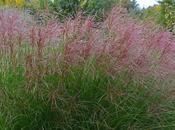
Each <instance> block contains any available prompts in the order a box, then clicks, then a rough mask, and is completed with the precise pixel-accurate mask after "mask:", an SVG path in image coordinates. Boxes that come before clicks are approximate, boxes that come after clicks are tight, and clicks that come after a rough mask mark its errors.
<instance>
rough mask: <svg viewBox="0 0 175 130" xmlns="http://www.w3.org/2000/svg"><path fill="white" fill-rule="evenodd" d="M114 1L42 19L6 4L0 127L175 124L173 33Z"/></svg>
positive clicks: (165, 128) (45, 129)
mask: <svg viewBox="0 0 175 130" xmlns="http://www.w3.org/2000/svg"><path fill="white" fill-rule="evenodd" d="M127 12H128V11H127V10H125V9H122V8H120V7H115V8H113V10H112V11H111V13H110V14H109V15H108V17H107V18H106V19H105V20H104V22H103V23H101V24H100V26H99V27H97V26H96V23H95V22H94V20H93V18H90V17H89V18H88V17H86V18H84V16H82V15H81V13H80V14H77V15H76V16H75V18H74V19H68V20H67V21H65V22H64V23H61V22H58V21H57V20H51V21H48V22H47V23H46V24H43V25H38V24H37V23H35V22H31V21H30V20H28V19H26V18H25V14H24V13H21V11H19V10H14V9H7V8H5V9H1V10H0V58H1V60H0V62H1V64H0V97H1V98H0V129H2V130H20V129H21V130H40V129H42V130H125V129H128V130H142V129H143V130H147V129H151V130H160V129H162V130H173V129H174V128H175V125H174V123H175V102H174V90H173V77H174V73H175V72H174V70H175V62H174V54H175V39H174V36H173V35H172V34H171V33H170V32H167V31H165V30H164V29H162V28H161V27H159V26H157V25H155V24H154V23H153V22H151V21H147V22H143V21H138V20H137V19H134V18H132V17H130V16H129V15H128V14H127Z"/></svg>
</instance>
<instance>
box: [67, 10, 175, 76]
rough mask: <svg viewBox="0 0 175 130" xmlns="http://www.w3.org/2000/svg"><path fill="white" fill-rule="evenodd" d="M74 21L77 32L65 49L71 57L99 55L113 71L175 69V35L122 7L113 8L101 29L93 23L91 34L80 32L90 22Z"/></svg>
mask: <svg viewBox="0 0 175 130" xmlns="http://www.w3.org/2000/svg"><path fill="white" fill-rule="evenodd" d="M74 22H75V23H76V24H77V25H75V24H73V27H71V28H74V30H73V31H70V32H71V33H72V32H76V33H75V34H76V35H77V36H76V37H74V39H73V40H72V41H71V42H70V43H68V44H67V46H66V49H65V50H66V55H69V59H70V60H73V61H74V62H76V59H77V60H80V59H81V60H86V57H87V56H92V55H93V56H94V55H95V57H96V61H97V62H98V64H106V65H107V66H108V67H109V68H108V69H109V70H107V71H109V72H110V73H116V72H120V71H124V70H127V71H130V72H134V73H137V74H138V73H139V74H142V75H147V74H152V75H156V76H158V75H159V76H160V75H165V74H169V73H170V72H171V73H172V72H173V73H174V67H175V62H174V54H175V52H174V49H175V38H174V36H173V35H172V34H171V33H170V32H167V31H165V30H163V29H159V27H158V26H156V25H155V24H153V23H151V22H150V23H149V21H148V22H138V21H137V20H136V19H133V18H131V17H130V16H128V14H127V13H126V11H125V10H124V9H121V8H118V7H116V8H114V9H113V10H112V12H111V14H109V16H108V18H107V19H106V20H105V21H104V23H103V25H102V27H101V28H100V29H94V28H93V26H92V28H90V33H89V34H88V33H86V34H87V35H85V33H77V32H79V31H78V29H80V28H83V29H84V28H85V27H84V25H85V26H88V25H89V24H82V22H77V21H76V20H75V21H73V22H70V23H68V24H69V26H71V25H72V23H74ZM80 23H81V24H80ZM85 23H88V21H85ZM66 26H68V25H66ZM77 26H79V27H78V28H76V27H77ZM86 31H87V30H85V32H86ZM88 31H89V30H88ZM68 32H69V31H68ZM87 37H88V38H87Z"/></svg>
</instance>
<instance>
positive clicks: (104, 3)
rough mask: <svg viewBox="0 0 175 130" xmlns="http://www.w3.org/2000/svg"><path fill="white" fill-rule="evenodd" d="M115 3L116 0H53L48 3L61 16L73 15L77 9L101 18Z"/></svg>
mask: <svg viewBox="0 0 175 130" xmlns="http://www.w3.org/2000/svg"><path fill="white" fill-rule="evenodd" d="M115 3H116V0H55V1H54V3H50V5H51V7H52V8H53V10H54V11H56V12H57V13H58V15H59V16H60V17H61V18H64V17H70V16H72V17H75V16H76V13H77V12H78V11H83V12H84V13H85V14H86V15H93V16H94V15H95V17H96V18H97V19H101V18H103V16H104V14H105V12H106V11H109V10H110V9H111V8H112V7H113V6H114V5H115Z"/></svg>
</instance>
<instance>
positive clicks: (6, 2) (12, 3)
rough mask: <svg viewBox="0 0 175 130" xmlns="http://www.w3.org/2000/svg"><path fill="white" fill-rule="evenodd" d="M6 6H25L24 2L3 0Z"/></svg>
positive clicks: (21, 0) (23, 0)
mask: <svg viewBox="0 0 175 130" xmlns="http://www.w3.org/2000/svg"><path fill="white" fill-rule="evenodd" d="M5 4H6V5H15V6H20V7H21V6H23V5H24V4H25V0H5Z"/></svg>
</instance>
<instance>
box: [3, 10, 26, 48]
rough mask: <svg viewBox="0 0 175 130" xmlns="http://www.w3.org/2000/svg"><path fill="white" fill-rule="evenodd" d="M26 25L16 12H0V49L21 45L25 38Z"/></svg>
mask: <svg viewBox="0 0 175 130" xmlns="http://www.w3.org/2000/svg"><path fill="white" fill-rule="evenodd" d="M26 31H27V30H26V24H25V22H24V21H23V19H22V17H21V15H20V14H19V12H18V11H15V10H10V9H2V10H0V40H1V47H2V46H9V45H10V44H14V42H15V43H16V44H21V43H22V41H23V40H24V39H25V37H26Z"/></svg>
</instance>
